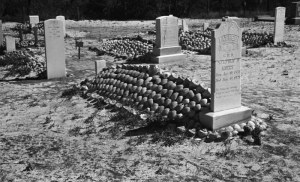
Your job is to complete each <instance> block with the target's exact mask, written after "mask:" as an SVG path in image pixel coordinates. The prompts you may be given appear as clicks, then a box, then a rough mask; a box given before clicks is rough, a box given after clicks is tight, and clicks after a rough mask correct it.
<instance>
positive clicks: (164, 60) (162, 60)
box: [153, 53, 186, 64]
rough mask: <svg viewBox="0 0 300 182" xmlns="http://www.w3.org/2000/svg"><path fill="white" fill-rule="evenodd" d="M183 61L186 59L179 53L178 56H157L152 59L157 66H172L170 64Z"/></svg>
mask: <svg viewBox="0 0 300 182" xmlns="http://www.w3.org/2000/svg"><path fill="white" fill-rule="evenodd" d="M185 59H186V55H185V54H182V53H180V54H171V55H165V56H157V57H154V58H153V62H154V63H158V64H172V63H178V62H184V61H185Z"/></svg>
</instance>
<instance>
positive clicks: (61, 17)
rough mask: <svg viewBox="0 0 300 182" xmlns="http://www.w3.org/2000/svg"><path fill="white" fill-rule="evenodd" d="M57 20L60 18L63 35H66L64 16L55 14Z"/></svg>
mask: <svg viewBox="0 0 300 182" xmlns="http://www.w3.org/2000/svg"><path fill="white" fill-rule="evenodd" d="M56 19H57V20H61V21H62V22H63V32H64V37H65V36H66V20H65V17H64V16H56Z"/></svg>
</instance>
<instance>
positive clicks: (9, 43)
mask: <svg viewBox="0 0 300 182" xmlns="http://www.w3.org/2000/svg"><path fill="white" fill-rule="evenodd" d="M5 42H6V52H12V51H15V50H16V38H14V37H11V36H6V37H5Z"/></svg>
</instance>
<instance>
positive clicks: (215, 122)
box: [199, 106, 252, 130]
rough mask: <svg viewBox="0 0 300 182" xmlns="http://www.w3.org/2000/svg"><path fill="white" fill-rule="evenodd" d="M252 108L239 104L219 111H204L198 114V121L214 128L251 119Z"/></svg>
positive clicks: (208, 127) (209, 127)
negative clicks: (236, 106) (237, 106)
mask: <svg viewBox="0 0 300 182" xmlns="http://www.w3.org/2000/svg"><path fill="white" fill-rule="evenodd" d="M251 115H252V109H250V108H248V107H244V106H241V107H239V108H234V109H228V110H225V111H219V112H206V113H201V112H200V114H199V119H200V123H201V124H202V125H203V126H204V127H206V128H207V129H211V130H216V129H219V128H222V127H225V126H228V125H231V124H233V123H237V122H240V121H249V120H250V119H251Z"/></svg>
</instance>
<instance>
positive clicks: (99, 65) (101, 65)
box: [95, 60, 106, 75]
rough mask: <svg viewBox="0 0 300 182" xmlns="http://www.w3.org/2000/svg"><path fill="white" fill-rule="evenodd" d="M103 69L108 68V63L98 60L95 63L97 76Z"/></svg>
mask: <svg viewBox="0 0 300 182" xmlns="http://www.w3.org/2000/svg"><path fill="white" fill-rule="evenodd" d="M103 68H106V61H105V60H96V61H95V72H96V75H98V73H99V72H100V71H102V70H103Z"/></svg>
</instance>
